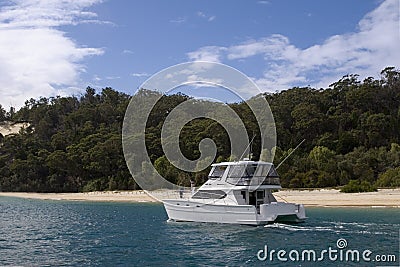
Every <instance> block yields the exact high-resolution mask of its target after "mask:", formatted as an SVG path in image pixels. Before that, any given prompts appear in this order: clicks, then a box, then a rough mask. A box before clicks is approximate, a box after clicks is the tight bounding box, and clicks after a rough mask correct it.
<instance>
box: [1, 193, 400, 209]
mask: <svg viewBox="0 0 400 267" xmlns="http://www.w3.org/2000/svg"><path fill="white" fill-rule="evenodd" d="M154 195H155V196H156V198H158V199H163V198H177V197H178V194H177V193H176V192H171V191H158V192H156V193H155V194H154ZM185 195H186V196H187V195H188V193H186V194H185ZM274 195H275V197H276V198H277V200H278V201H282V200H283V201H287V202H295V203H302V204H304V205H305V206H326V207H334V206H349V207H351V206H354V207H399V208H400V188H397V189H379V190H378V192H371V193H340V192H339V190H336V189H319V190H281V191H279V192H276V193H274ZM1 196H8V197H20V198H28V199H42V200H70V201H114V202H158V200H157V199H156V198H153V197H151V196H149V195H148V194H146V192H144V191H142V190H136V191H105V192H88V193H22V192H0V197H1Z"/></svg>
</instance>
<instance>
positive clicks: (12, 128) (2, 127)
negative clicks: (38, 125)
mask: <svg viewBox="0 0 400 267" xmlns="http://www.w3.org/2000/svg"><path fill="white" fill-rule="evenodd" d="M27 127H29V123H27V122H20V123H13V122H10V121H5V122H1V123H0V133H1V134H2V135H3V136H6V135H10V134H17V133H19V131H20V130H21V129H22V128H27Z"/></svg>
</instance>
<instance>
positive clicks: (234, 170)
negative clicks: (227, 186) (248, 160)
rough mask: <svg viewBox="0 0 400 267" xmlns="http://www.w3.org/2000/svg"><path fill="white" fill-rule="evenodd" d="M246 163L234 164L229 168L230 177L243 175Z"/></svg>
mask: <svg viewBox="0 0 400 267" xmlns="http://www.w3.org/2000/svg"><path fill="white" fill-rule="evenodd" d="M245 169H246V165H232V166H231V167H230V168H229V173H228V176H229V177H243V174H244V172H245Z"/></svg>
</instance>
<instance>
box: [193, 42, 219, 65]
mask: <svg viewBox="0 0 400 267" xmlns="http://www.w3.org/2000/svg"><path fill="white" fill-rule="evenodd" d="M225 50H226V48H225V47H221V46H205V47H201V48H200V49H198V50H197V51H193V52H189V53H187V56H188V58H189V59H190V60H195V61H211V62H220V61H221V57H222V52H224V51H225Z"/></svg>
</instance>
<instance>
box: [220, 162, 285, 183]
mask: <svg viewBox="0 0 400 267" xmlns="http://www.w3.org/2000/svg"><path fill="white" fill-rule="evenodd" d="M226 182H228V183H230V184H234V185H261V184H266V185H280V181H279V176H278V173H277V172H276V170H275V168H274V166H273V165H270V164H239V165H232V166H230V168H229V171H228V176H227V178H226Z"/></svg>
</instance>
